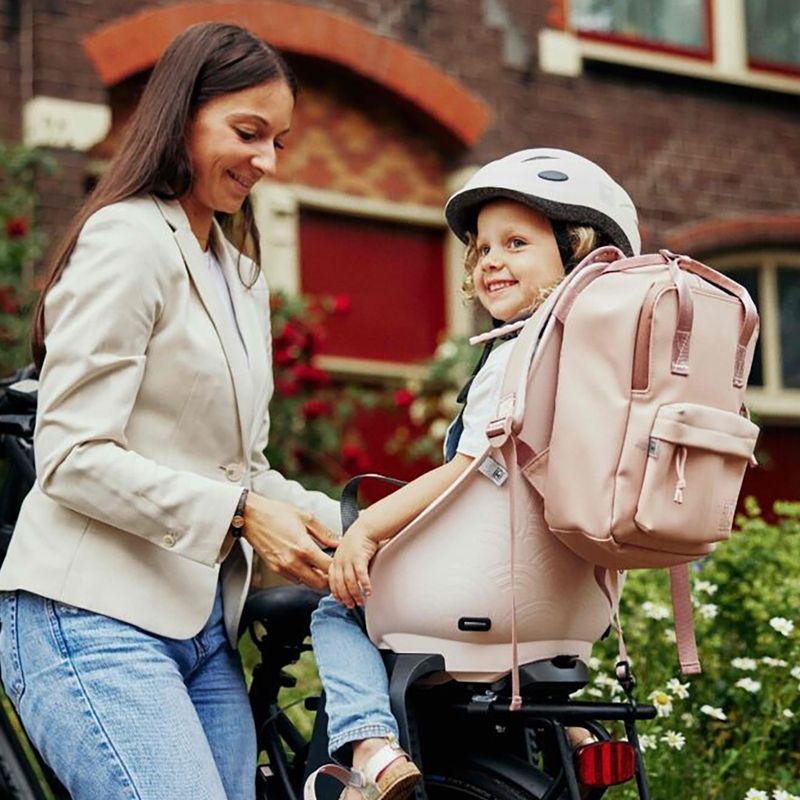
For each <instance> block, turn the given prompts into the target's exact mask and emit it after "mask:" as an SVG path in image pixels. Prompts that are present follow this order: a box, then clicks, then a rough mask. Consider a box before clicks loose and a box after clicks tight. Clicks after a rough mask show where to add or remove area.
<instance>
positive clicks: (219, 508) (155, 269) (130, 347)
mask: <svg viewBox="0 0 800 800" xmlns="http://www.w3.org/2000/svg"><path fill="white" fill-rule="evenodd" d="M212 238H213V239H214V241H215V250H216V252H217V255H218V257H219V260H220V263H221V265H222V268H223V271H224V273H225V277H226V279H227V283H228V286H229V288H230V293H231V297H232V301H233V306H234V308H235V312H236V319H237V321H238V324H239V328H240V331H241V334H242V338H243V340H244V344H245V346H246V351H245V348H244V347H243V346H242V340H240V338H239V334H238V333H237V330H236V326H235V324H234V320H233V318H232V317H231V313H230V309H229V308H226V307H225V305H224V304H223V300H222V297H221V296H220V293H219V291H218V288H217V287H216V286H215V285H214V282H213V279H212V275H211V271H210V267H209V265H208V259H207V256H206V254H205V253H204V252H203V251H202V250H201V249H200V246H199V244H198V242H197V239H196V238H195V237H194V235H193V234H192V231H191V229H190V227H189V222H188V220H187V218H186V215H185V214H184V213H183V210H182V209H181V207H180V205H179V204H178V203H175V202H163V201H160V200H157V199H156V198H154V197H151V196H145V197H139V198H134V199H131V200H126V201H123V202H120V203H116V204H114V205H111V206H108V207H106V208H103V209H101V210H100V211H98V212H97V213H95V214H94V215H93V216H92V217H91V218H90V219H89V220H88V222H87V223H86V225H85V227H84V229H83V231H82V233H81V235H80V238H79V239H78V244H77V246H76V248H75V251H74V253H73V255H72V257H71V259H70V261H69V264H68V266H67V268H66V270H65V271H64V274H63V276H62V277H61V280H60V281H59V282H58V283H57V284H56V285H55V286H54V287H53V289H52V290H51V292H50V294H49V295H48V297H47V303H46V307H45V319H46V329H47V334H46V344H47V357H46V359H45V363H44V366H43V369H42V373H41V380H40V387H39V410H38V417H37V424H36V436H35V453H36V465H37V484H36V486H34V488H33V489H32V490H31V492H30V493H29V495H28V496H27V497H26V499H25V502H24V503H23V506H22V510H21V512H20V517H19V521H18V523H17V526H16V529H15V531H14V536H13V538H12V542H11V546H10V548H9V551H8V555H7V557H6V559H5V561H4V563H3V566H2V569H0V589H4V590H8V589H26V590H28V591H30V592H35V593H37V594H40V595H43V596H45V597H49V598H52V599H54V600H59V601H61V602H64V603H68V604H70V605H74V606H78V607H80V608H85V609H89V610H91V611H96V612H98V613H100V614H105V615H107V616H111V617H114V618H116V619H120V620H124V621H126V622H130V623H132V624H134V625H137V626H139V627H141V628H144V629H145V630H148V631H152V632H153V633H157V634H160V635H163V636H169V637H173V638H180V639H185V638H189V637H191V636H194V635H195V634H196V633H198V632H199V631H200V629H201V628H202V627H203V625H204V624H205V622H206V620H207V618H208V616H209V613H210V612H211V607H212V604H213V601H214V593H215V590H216V585H217V581H218V577H219V574H220V572H221V574H222V587H223V599H224V604H225V623H226V627H227V631H228V636H229V638H230V640H231V642H234V641H235V639H236V629H237V625H238V621H239V617H240V614H241V609H242V605H243V603H244V598H245V595H246V592H247V587H248V584H249V580H250V573H251V563H252V556H253V554H252V548H251V547H250V546H249V544H247V543H246V542H243V541H242V542H240V543H238V545H237V546H236V547H234V549H233V550H232V551H231V553H230V554H229V555H228V557H227V558H226V559H225V561H224V563H223V564H222V566H220V564H219V563H218V559H219V554H220V547H221V545H222V542H223V539H224V537H225V534H226V532H227V530H228V526H229V523H230V520H231V517H232V515H233V512H234V509H235V507H236V503H237V501H238V499H239V495H240V494H241V490H242V487H243V486H248V487H250V488H252V489H253V490H254V491H255V492H258V493H259V494H262V495H265V496H266V497H271V498H276V499H280V500H284V501H286V502H289V503H292V504H294V505H296V506H298V507H299V508H302V509H304V510H307V511H310V512H311V513H313V514H314V515H315V516H317V517H318V518H319V519H320V520H321V521H322V522H324V523H325V524H326V525H327V526H328V527H330V528H331V529H333V530H339V520H338V506H337V504H336V503H335V502H334V501H333V500H331V499H330V498H328V497H326V496H325V495H323V494H321V493H318V492H310V491H306V490H305V489H303V488H302V487H301V486H300V485H299V484H297V483H295V482H293V481H288V480H286V479H285V478H284V477H283V476H281V475H280V474H278V473H276V472H275V471H274V470H272V469H270V466H269V464H268V463H267V461H266V459H265V457H264V455H263V450H264V447H265V445H266V442H267V435H268V432H269V416H268V414H267V404H268V403H269V400H270V398H271V396H272V392H273V379H272V371H271V343H270V336H269V303H268V290H267V285H266V282H265V280H264V278H263V276H261V277H259V279H258V281H257V282H256V284H255V285H254V286H253V287H252V288H250V289H247V288H245V287H244V286H243V285H242V283H241V281H240V280H239V277H238V275H237V269H236V261H235V259H236V256H237V253H236V251H235V249H234V248H233V247H232V246H231V245H230V244H229V243H228V242H227V241H225V239H224V237H223V236H222V233H221V231H220V230H219V228H218V227H217V226H216V225H215V228H214V232H213V236H212ZM241 267H242V270H243V274H245V275H249V272H250V269H251V268H252V264H251V262H250V261H248V260H247V259H246V258H244V257H243V258H242V264H241Z"/></svg>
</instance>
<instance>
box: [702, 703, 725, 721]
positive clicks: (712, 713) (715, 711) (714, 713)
mask: <svg viewBox="0 0 800 800" xmlns="http://www.w3.org/2000/svg"><path fill="white" fill-rule="evenodd" d="M700 712H701V713H702V714H708V716H709V717H714V719H727V717H726V716H725V712H724V711H723V710H722V709H721V708H715V707H714V706H709V705H702V706H700Z"/></svg>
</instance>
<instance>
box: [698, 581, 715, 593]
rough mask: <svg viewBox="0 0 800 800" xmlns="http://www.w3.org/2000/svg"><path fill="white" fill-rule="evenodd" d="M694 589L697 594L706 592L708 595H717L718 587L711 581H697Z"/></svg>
mask: <svg viewBox="0 0 800 800" xmlns="http://www.w3.org/2000/svg"><path fill="white" fill-rule="evenodd" d="M694 589H695V591H696V592H705V593H706V594H708V595H712V594H716V593H717V589H719V586H717V584H716V583H711V582H710V581H697V582H696V583H695V585H694Z"/></svg>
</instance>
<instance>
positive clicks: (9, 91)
mask: <svg viewBox="0 0 800 800" xmlns="http://www.w3.org/2000/svg"><path fill="white" fill-rule="evenodd" d="M21 23H22V20H21V15H20V13H19V11H18V10H15V9H14V7H13V4H11V3H4V4H3V5H2V6H0V138H2V139H9V140H16V139H19V138H20V136H21V135H22V125H21V122H22V120H21V118H20V89H21V85H20V80H21V79H20V47H19V45H20V27H21Z"/></svg>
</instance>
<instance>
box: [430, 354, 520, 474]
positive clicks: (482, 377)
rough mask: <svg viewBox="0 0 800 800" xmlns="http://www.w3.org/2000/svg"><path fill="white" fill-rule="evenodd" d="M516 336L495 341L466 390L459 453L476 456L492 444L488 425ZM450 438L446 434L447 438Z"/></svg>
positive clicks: (494, 411) (493, 412)
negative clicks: (487, 434) (488, 435)
mask: <svg viewBox="0 0 800 800" xmlns="http://www.w3.org/2000/svg"><path fill="white" fill-rule="evenodd" d="M514 341H515V340H514V339H510V340H508V341H505V342H501V343H500V344H499V345H498V344H496V345H495V346H494V349H493V350H492V352H491V353H490V354H489V358H487V359H486V363H485V364H484V365H483V366H482V367H481V368H480V370H479V371H478V374H477V375H476V376H475V378H474V380H473V381H472V385H471V386H470V387H469V392H468V393H467V402H466V405H465V406H464V416H463V417H462V422H463V424H464V430H463V431H462V433H461V438H460V439H459V440H458V447H457V448H456V452H458V453H462V454H463V455H465V456H470V457H472V458H477V457H478V456H479V455H480V454H481V453H483V452H484V451H485V450H486V448H487V447H488V446H489V439H488V438H487V437H486V426H487V425H488V424H489V423H490V422H491V421H492V419H494V417H495V416H496V414H497V403H498V402H499V400H500V389H501V387H502V385H503V374H504V373H505V370H506V365H507V364H508V359H509V357H510V356H511V349H512V345H513V344H514ZM445 441H447V437H445Z"/></svg>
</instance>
